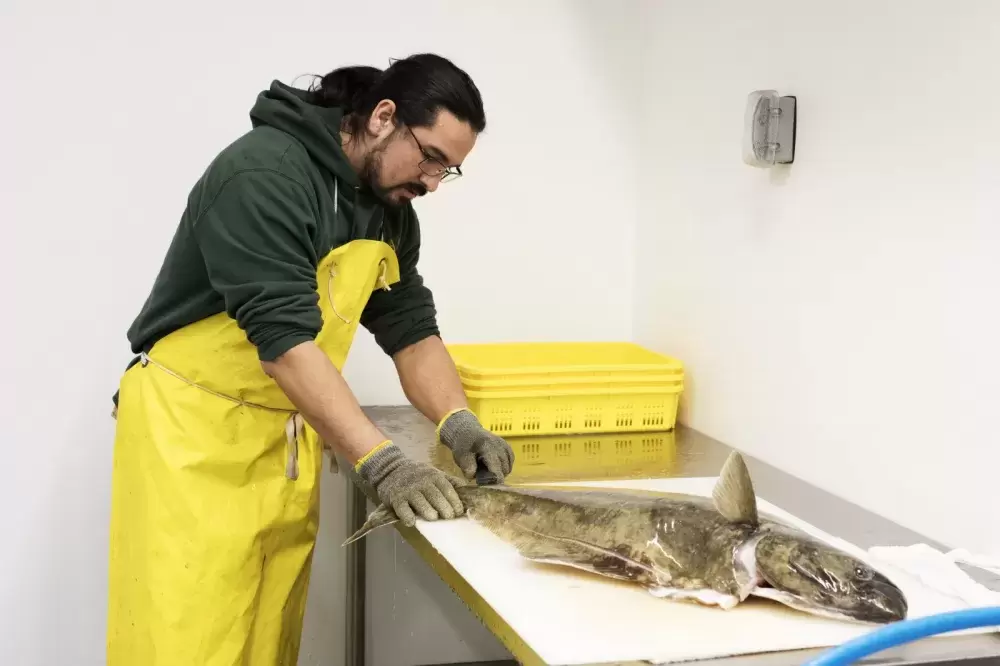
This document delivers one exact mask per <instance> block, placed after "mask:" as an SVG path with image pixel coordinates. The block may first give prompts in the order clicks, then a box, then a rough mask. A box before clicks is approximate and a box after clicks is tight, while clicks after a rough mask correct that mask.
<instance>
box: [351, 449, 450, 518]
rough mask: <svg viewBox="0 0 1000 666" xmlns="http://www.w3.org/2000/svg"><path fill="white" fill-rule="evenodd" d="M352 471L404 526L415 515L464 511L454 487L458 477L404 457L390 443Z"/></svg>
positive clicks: (439, 515)
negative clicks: (355, 472)
mask: <svg viewBox="0 0 1000 666" xmlns="http://www.w3.org/2000/svg"><path fill="white" fill-rule="evenodd" d="M356 470H357V473H358V476H360V477H361V479H362V480H363V481H364V482H365V483H367V484H368V485H370V486H371V487H372V488H374V490H375V493H376V494H377V495H378V498H379V499H380V500H381V501H382V502H383V503H384V504H386V505H387V506H390V507H392V510H393V511H394V512H395V513H396V517H397V518H399V520H400V522H401V523H403V525H405V526H407V527H412V526H413V524H414V523H415V522H416V519H417V517H420V518H421V519H423V520H437V519H438V518H445V519H451V518H455V517H456V516H460V515H462V514H463V513H464V512H465V507H464V505H463V504H462V500H461V499H459V497H458V493H456V492H455V487H456V486H460V485H463V481H462V480H461V479H456V478H454V477H452V476H449V475H447V474H445V473H444V472H442V471H441V470H439V469H437V468H436V467H432V466H430V465H428V464H426V463H421V462H417V461H415V460H411V459H410V458H407V457H406V456H405V455H403V452H402V451H400V450H399V447H397V446H396V445H395V444H393V443H391V442H390V443H389V444H387V445H385V446H383V447H382V448H381V449H379V450H378V451H376V452H375V453H374V454H372V456H371V457H370V458H368V459H367V460H365V461H364V462H362V463H361V464H359V465H358V466H357V468H356Z"/></svg>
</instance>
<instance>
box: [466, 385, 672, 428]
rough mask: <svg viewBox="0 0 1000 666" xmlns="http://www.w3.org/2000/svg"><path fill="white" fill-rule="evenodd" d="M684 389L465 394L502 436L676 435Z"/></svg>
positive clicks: (473, 408)
mask: <svg viewBox="0 0 1000 666" xmlns="http://www.w3.org/2000/svg"><path fill="white" fill-rule="evenodd" d="M682 390H683V385H681V384H675V385H664V386H663V387H660V388H649V387H638V388H630V387H620V388H615V389H608V388H600V389H582V390H577V391H572V392H570V391H568V390H566V389H560V388H557V387H553V388H551V389H550V390H547V391H471V390H466V396H467V398H468V400H469V408H470V409H471V410H472V411H473V412H474V413H475V414H476V416H478V417H479V420H480V421H481V422H482V424H483V426H484V427H486V428H487V429H488V430H490V431H492V432H495V433H497V434H498V435H503V436H515V435H555V434H581V433H622V432H649V431H657V430H660V431H663V430H672V429H673V428H674V425H675V422H676V419H677V407H678V404H679V402H680V395H681V392H682Z"/></svg>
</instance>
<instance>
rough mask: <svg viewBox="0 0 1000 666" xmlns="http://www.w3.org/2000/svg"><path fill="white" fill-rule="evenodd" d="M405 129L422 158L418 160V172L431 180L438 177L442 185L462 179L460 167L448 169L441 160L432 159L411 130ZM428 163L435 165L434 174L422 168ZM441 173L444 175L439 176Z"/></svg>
mask: <svg viewBox="0 0 1000 666" xmlns="http://www.w3.org/2000/svg"><path fill="white" fill-rule="evenodd" d="M406 129H407V130H408V131H409V132H410V136H412V137H413V141H414V142H415V143H416V144H417V148H419V149H420V154H421V155H423V156H424V159H422V160H420V164H418V165H417V166H419V167H420V170H421V171H422V172H424V173H425V174H427V175H428V176H430V177H432V178H438V177H440V178H441V182H442V183H447V182H450V181H453V180H455V179H457V178H461V177H462V168H461V167H450V166H446V165H444V164H442V163H441V160H439V159H438V158H436V157H432V156H431V155H429V154H428V153H427V150H426V149H425V148H424V144H422V143H420V139H418V138H417V135H416V134H414V133H413V128H411V127H410V126H409V125H407V126H406ZM428 162H431V163H432V164H436V165H437V167H438V168H437V169H436V172H434V171H428V170H427V169H425V168H424V165H425V164H427V163H428ZM442 173H444V175H443V176H442V175H441V174H442Z"/></svg>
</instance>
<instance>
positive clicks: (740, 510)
mask: <svg viewBox="0 0 1000 666" xmlns="http://www.w3.org/2000/svg"><path fill="white" fill-rule="evenodd" d="M712 499H713V500H714V501H715V507H716V508H717V509H718V510H719V513H721V514H722V515H723V516H724V517H725V518H726V520H728V521H729V522H731V523H741V524H748V525H753V526H756V525H757V524H758V522H757V497H756V495H755V494H754V490H753V481H751V479H750V472H749V470H747V466H746V462H745V461H744V460H743V456H741V455H740V454H739V452H738V451H733V452H732V453H731V454H729V458H728V459H726V464H725V465H723V466H722V472H720V473H719V480H718V481H717V482H716V484H715V488H713V489H712Z"/></svg>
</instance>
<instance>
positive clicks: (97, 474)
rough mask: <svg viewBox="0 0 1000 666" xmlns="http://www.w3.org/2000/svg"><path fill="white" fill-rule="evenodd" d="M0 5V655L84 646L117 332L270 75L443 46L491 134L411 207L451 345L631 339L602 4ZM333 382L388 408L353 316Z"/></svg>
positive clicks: (630, 165) (628, 228)
mask: <svg viewBox="0 0 1000 666" xmlns="http://www.w3.org/2000/svg"><path fill="white" fill-rule="evenodd" d="M0 11H2V12H3V14H2V21H0V50H2V52H0V67H2V68H3V71H2V72H0V74H2V75H3V76H2V80H3V90H2V92H0V96H2V99H3V103H2V104H0V126H2V127H4V128H5V133H4V136H3V138H2V139H0V142H2V143H0V152H2V154H3V159H2V160H0V170H2V173H0V205H2V211H0V219H2V221H3V229H4V231H5V232H6V242H4V243H2V244H0V278H2V281H3V284H4V285H5V296H6V300H5V305H4V314H3V322H4V326H3V327H2V330H0V346H2V348H3V350H4V353H3V354H2V361H0V363H2V364H3V365H2V368H0V369H2V371H3V372H2V376H3V395H2V399H0V405H2V409H3V414H2V416H3V420H4V421H3V422H4V433H5V434H4V436H3V442H4V449H3V450H4V452H5V453H6V460H5V461H4V463H5V469H6V470H7V475H6V480H5V481H4V482H3V483H2V484H0V506H2V507H3V508H2V511H3V513H4V515H3V524H4V526H5V530H4V537H3V539H2V546H3V547H2V548H0V572H2V573H0V586H2V587H0V626H2V627H4V631H3V634H4V639H3V640H2V641H0V662H2V663H11V664H23V665H26V666H28V665H36V664H45V665H48V664H56V663H74V664H81V665H87V664H98V663H103V646H104V627H105V615H104V614H105V594H106V581H107V576H106V571H105V567H106V550H107V546H106V541H107V515H108V500H109V483H110V470H111V453H112V450H111V446H112V437H113V427H114V425H113V421H112V420H111V418H110V416H109V411H110V407H111V403H110V398H111V395H112V393H113V392H114V390H115V388H116V383H117V380H118V377H119V375H120V372H121V371H122V369H123V367H124V364H125V363H126V362H127V360H128V358H129V351H128V348H127V341H126V339H125V331H126V329H127V327H128V325H129V323H130V322H131V320H132V318H133V317H134V316H135V314H136V312H137V311H138V309H139V307H140V306H141V304H142V301H143V299H144V298H145V296H146V293H147V290H148V289H149V287H150V284H151V282H152V280H153V277H154V275H155V273H156V271H157V269H158V266H159V262H160V260H161V258H162V255H163V253H164V251H165V249H166V246H167V243H168V242H169V240H170V238H171V235H172V234H173V231H174V228H175V225H176V223H177V220H178V218H179V216H180V214H181V211H182V208H183V205H184V201H185V197H186V195H187V192H188V190H189V188H190V187H191V186H192V184H193V183H194V181H195V179H196V178H197V177H198V175H199V174H200V173H201V172H202V170H203V169H204V167H205V165H206V164H207V162H208V161H209V160H210V159H211V158H212V157H213V156H214V155H215V153H216V151H218V150H219V149H221V148H222V147H223V146H225V145H226V144H227V143H228V142H230V141H231V140H232V139H234V138H235V137H237V136H238V135H240V134H241V133H242V132H244V131H245V130H246V129H247V128H248V127H249V121H248V116H247V114H248V111H249V108H250V106H251V105H252V104H253V102H254V98H255V96H256V95H257V93H258V91H260V90H261V89H263V88H266V87H267V86H268V84H269V83H270V81H271V79H272V78H279V79H282V80H284V81H286V82H291V81H293V80H294V79H296V77H298V76H300V75H303V74H309V73H322V72H325V71H326V70H328V69H330V68H332V67H335V66H338V65H341V64H346V63H355V62H357V63H370V64H375V65H386V64H387V62H388V59H389V58H390V57H401V56H405V55H407V54H409V53H411V52H415V51H419V50H435V51H439V52H441V53H443V54H445V55H448V56H451V57H453V58H454V59H455V60H456V62H458V63H459V64H460V65H461V66H462V67H464V68H466V69H467V70H468V71H469V72H470V73H471V74H472V75H473V77H474V78H475V79H476V81H477V83H478V85H479V86H480V88H481V89H482V92H483V95H484V97H485V102H486V107H487V112H488V121H489V127H488V129H487V133H486V135H484V136H483V137H482V138H481V141H480V144H479V146H478V147H477V149H476V150H475V151H474V153H473V155H472V156H471V157H470V159H469V161H468V164H467V168H466V169H465V171H466V174H467V175H466V177H465V178H464V179H462V180H461V181H459V182H456V183H454V184H448V185H445V186H443V187H442V188H441V190H439V191H438V193H436V194H435V195H433V196H430V197H428V198H427V200H426V201H424V202H420V204H419V209H418V210H419V212H420V214H421V216H422V219H423V235H424V239H425V240H424V251H423V259H422V265H423V270H424V273H425V275H426V277H427V279H428V282H429V284H430V285H431V286H432V287H433V289H434V290H435V293H436V296H437V300H438V304H439V307H440V314H441V324H442V326H443V328H444V330H445V331H446V334H447V337H448V339H450V340H486V339H517V338H522V339H523V338H535V339H554V338H565V337H570V338H578V339H588V338H591V339H592V338H623V337H626V338H627V337H628V336H629V335H630V332H631V299H630V294H631V289H632V275H631V271H630V270H629V268H628V267H629V266H630V264H631V257H632V248H633V244H632V235H631V232H632V220H633V219H634V217H635V210H636V206H637V204H636V198H637V197H636V194H637V189H636V173H637V171H636V170H637V165H636V164H635V160H634V159H633V155H634V143H633V140H634V138H635V137H636V135H637V129H636V128H632V127H629V118H628V116H627V115H626V113H627V112H628V113H631V112H634V107H635V104H634V97H633V96H634V95H636V94H637V93H638V87H637V83H638V74H637V73H636V74H632V73H629V72H625V73H624V75H622V71H623V69H622V68H623V65H622V63H624V62H628V61H630V60H631V58H629V56H628V53H629V49H633V48H634V49H637V48H638V45H637V44H634V42H633V41H632V40H627V39H623V40H622V43H621V44H618V45H609V46H607V47H606V48H608V49H609V50H610V52H611V55H612V56H613V57H606V56H607V55H608V54H607V53H604V52H603V51H602V49H594V48H592V41H593V40H594V39H595V38H598V37H600V38H603V37H609V36H610V37H617V38H619V39H621V38H622V37H623V36H627V35H628V34H630V33H628V32H624V33H623V32H622V31H621V30H620V29H619V28H617V27H616V26H617V25H620V24H619V23H616V22H615V21H611V20H610V19H614V18H615V16H616V13H610V12H609V10H606V9H604V8H602V7H601V5H600V3H598V2H593V3H572V2H568V1H564V2H549V3H546V4H544V5H542V6H538V5H535V4H534V3H528V2H522V3H510V2H493V3H482V2H477V3H467V2H459V1H457V0H455V1H451V2H437V3H424V4H422V5H421V6H420V7H419V8H417V9H414V5H413V4H412V3H406V2H388V3H386V2H382V3H377V4H365V3H359V2H353V3H339V4H338V5H336V6H335V5H334V3H329V2H319V1H315V2H304V1H295V0H290V1H289V2H284V3H281V4H280V5H275V4H274V3H264V2H250V3H247V2H239V3H237V2H225V3H223V2H212V3H207V4H205V3H194V2H191V1H187V2H180V3H171V4H169V5H165V6H162V7H158V8H157V9H156V10H151V9H148V8H147V9H137V8H136V5H135V3H126V2H124V1H122V0H119V1H117V2H104V3H101V4H100V5H99V6H93V5H89V6H86V7H84V6H82V5H78V4H77V3H71V2H68V1H66V0H61V1H57V2H38V1H34V2H27V1H26V0H8V1H7V2H5V3H3V7H2V10H0ZM629 30H631V27H630V28H629ZM227 31H228V32H229V34H228V35H227V34H226V32H227ZM619 48H621V49H623V50H618V49H619ZM595 162H596V163H598V164H599V165H600V168H595V167H594V164H595ZM490 292H494V294H495V295H492V296H490V295H487V294H489V293H490ZM347 375H348V379H349V380H350V382H351V384H352V386H354V388H355V390H356V392H357V394H358V396H359V398H360V399H361V401H362V402H363V403H365V404H372V403H386V402H389V403H392V402H401V401H402V393H401V392H400V390H399V388H398V382H397V380H396V378H395V376H394V375H393V374H392V368H391V364H390V363H389V362H388V360H387V359H385V358H383V357H382V356H381V352H380V351H378V350H377V348H376V347H375V346H374V344H373V343H372V342H371V340H370V339H369V338H368V336H367V334H362V335H361V336H359V342H358V345H357V347H356V349H355V352H354V353H353V354H352V356H351V358H350V360H349V362H348V370H347ZM343 489H344V487H343V484H342V482H340V481H338V480H335V479H332V478H330V477H326V478H324V505H323V525H322V526H321V534H322V535H323V536H322V542H321V544H320V546H319V549H318V553H317V559H318V560H320V564H318V565H317V576H316V577H315V578H314V581H313V586H312V598H311V600H310V607H309V610H308V612H307V625H308V628H307V636H306V645H305V646H304V661H308V663H310V664H314V663H315V664H319V663H323V664H336V663H340V659H341V653H342V646H340V645H339V643H338V638H339V634H338V633H337V631H339V629H338V630H334V629H331V627H335V628H336V627H339V626H340V623H341V622H342V619H343V618H342V613H341V611H339V610H338V608H339V607H338V603H339V599H340V598H341V597H342V595H343V590H342V588H341V586H340V581H339V579H338V577H337V575H336V573H337V571H339V570H340V567H341V566H342V559H341V557H342V556H341V554H340V551H339V548H337V546H336V544H339V542H340V538H338V537H339V536H341V535H342V533H343V522H342V516H341V514H340V513H339V506H338V502H339V501H340V498H342V497H343ZM320 609H325V610H326V611H327V612H328V613H330V614H331V615H324V614H321V610H320ZM338 613H341V614H340V615H338ZM428 640H435V638H434V636H430V637H428Z"/></svg>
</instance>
